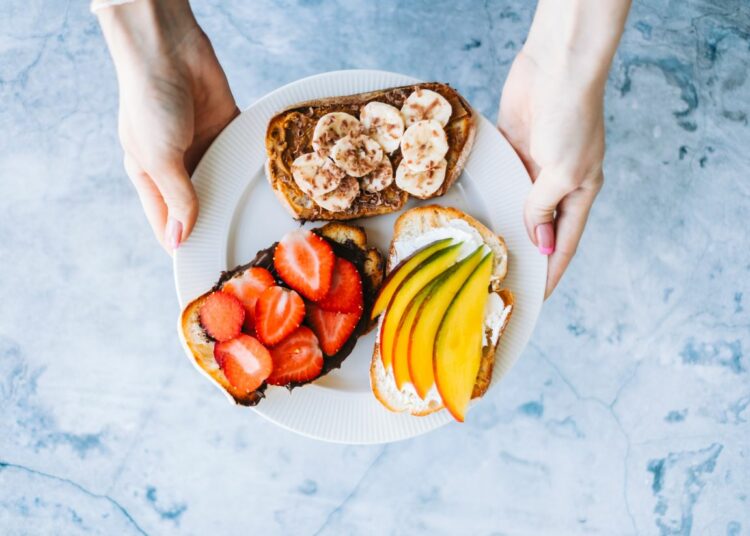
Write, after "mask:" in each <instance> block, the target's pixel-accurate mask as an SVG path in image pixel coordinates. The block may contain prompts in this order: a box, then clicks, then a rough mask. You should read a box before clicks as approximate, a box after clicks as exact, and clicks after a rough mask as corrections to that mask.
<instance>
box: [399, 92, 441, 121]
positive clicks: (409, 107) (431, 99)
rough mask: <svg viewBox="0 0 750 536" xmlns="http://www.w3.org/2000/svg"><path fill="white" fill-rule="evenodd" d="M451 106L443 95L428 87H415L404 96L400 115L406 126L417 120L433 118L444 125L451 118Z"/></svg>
mask: <svg viewBox="0 0 750 536" xmlns="http://www.w3.org/2000/svg"><path fill="white" fill-rule="evenodd" d="M452 113H453V108H452V107H451V103H450V102H448V101H447V100H446V99H445V97H443V96H442V95H441V94H440V93H436V92H435V91H430V90H429V89H417V90H415V91H414V92H413V93H412V94H411V95H409V96H408V97H407V98H406V101H405V102H404V105H403V106H402V107H401V115H403V116H404V123H405V124H406V126H407V128H408V127H410V126H412V125H413V124H414V123H416V122H417V121H425V120H429V119H432V120H435V121H437V122H438V123H440V126H443V127H444V126H445V125H447V124H448V121H449V120H450V118H451V114H452Z"/></svg>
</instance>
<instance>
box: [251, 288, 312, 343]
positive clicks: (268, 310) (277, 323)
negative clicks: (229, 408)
mask: <svg viewBox="0 0 750 536" xmlns="http://www.w3.org/2000/svg"><path fill="white" fill-rule="evenodd" d="M304 318H305V302H304V301H302V298H301V297H300V295H299V294H297V293H296V292H295V291H293V290H288V289H286V288H284V287H278V286H274V287H269V288H267V289H266V290H264V291H263V293H262V294H261V295H260V296H259V297H258V303H256V305H255V332H256V333H257V334H258V338H259V339H260V340H261V341H262V342H263V344H266V345H268V346H273V345H274V344H276V343H278V342H280V341H281V340H282V339H283V338H284V337H286V336H287V335H289V334H290V333H291V332H292V331H294V330H295V329H297V328H298V327H299V325H300V324H301V323H302V320H304Z"/></svg>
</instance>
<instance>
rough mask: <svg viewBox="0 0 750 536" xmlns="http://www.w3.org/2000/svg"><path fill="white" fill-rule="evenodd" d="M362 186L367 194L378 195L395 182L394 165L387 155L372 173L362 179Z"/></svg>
mask: <svg viewBox="0 0 750 536" xmlns="http://www.w3.org/2000/svg"><path fill="white" fill-rule="evenodd" d="M359 182H360V186H361V187H362V189H363V190H364V191H365V192H370V193H373V194H374V193H376V192H379V191H381V190H385V189H386V188H388V187H389V186H390V185H391V183H392V182H393V165H392V164H391V160H390V159H389V158H388V156H387V155H383V159H382V160H381V161H380V163H379V164H378V165H377V167H376V168H375V169H373V170H372V171H371V172H370V173H368V174H367V175H365V176H364V177H362V178H361V179H360V180H359Z"/></svg>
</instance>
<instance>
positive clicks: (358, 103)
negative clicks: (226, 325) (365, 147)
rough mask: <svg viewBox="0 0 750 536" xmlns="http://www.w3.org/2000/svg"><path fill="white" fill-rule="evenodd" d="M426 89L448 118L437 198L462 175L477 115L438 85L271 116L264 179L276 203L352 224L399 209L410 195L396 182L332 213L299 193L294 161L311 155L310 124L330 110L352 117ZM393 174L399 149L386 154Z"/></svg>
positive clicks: (305, 105)
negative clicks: (447, 109) (444, 104)
mask: <svg viewBox="0 0 750 536" xmlns="http://www.w3.org/2000/svg"><path fill="white" fill-rule="evenodd" d="M418 88H422V89H429V90H432V91H435V92H437V93H439V94H440V95H442V96H443V97H445V99H446V100H447V101H448V102H449V103H450V105H451V107H452V114H451V117H450V120H449V121H448V124H447V125H446V126H445V133H446V135H447V138H448V146H449V148H448V153H447V154H446V156H445V159H446V161H447V162H448V165H447V169H446V175H445V180H444V182H443V184H442V186H441V187H440V188H439V189H438V190H437V191H436V192H435V193H434V194H432V195H431V196H429V197H430V198H434V197H439V196H441V195H443V194H445V192H447V191H448V189H449V188H450V187H451V186H452V185H453V183H454V182H456V180H457V179H458V177H459V176H460V175H461V172H462V171H463V168H464V165H465V164H466V161H467V159H468V157H469V153H470V152H471V148H472V145H473V143H474V136H475V134H476V121H477V116H476V112H474V111H473V110H472V108H471V106H469V103H468V102H466V100H465V99H464V98H463V97H462V96H461V95H460V94H459V93H458V92H457V91H456V90H455V89H453V88H452V87H450V86H448V85H447V84H441V83H438V82H425V83H421V84H413V85H410V86H402V87H395V88H390V89H381V90H378V91H371V92H368V93H359V94H357V95H348V96H341V97H329V98H325V99H316V100H311V101H307V102H302V103H299V104H296V105H294V106H292V107H291V108H288V109H286V110H284V111H282V112H280V113H278V114H276V115H275V116H273V117H272V118H271V120H270V121H269V123H268V129H267V131H266V153H267V155H268V160H267V161H266V178H267V179H268V181H269V183H270V184H271V187H272V188H273V190H274V193H275V194H276V196H277V198H278V199H279V201H280V202H281V203H282V204H283V205H284V206H285V207H286V208H287V210H289V212H290V213H291V214H292V216H293V217H294V218H295V219H298V220H351V219H355V218H364V217H367V216H375V215H378V214H387V213H390V212H395V211H397V210H400V209H401V208H402V207H403V206H404V205H405V204H406V202H407V200H408V199H409V194H408V193H406V192H404V191H403V190H401V189H399V188H398V187H397V186H396V184H395V182H394V183H392V184H391V185H390V186H388V187H387V188H385V189H384V190H382V191H380V192H377V193H369V192H364V191H362V192H361V193H360V194H359V196H358V197H357V198H356V199H355V200H354V203H353V204H352V205H351V206H350V207H349V208H348V209H346V210H344V211H341V212H331V211H329V210H326V209H324V208H322V207H320V206H318V205H317V204H316V203H315V202H314V201H313V200H312V199H311V198H310V197H309V196H308V195H307V194H305V193H304V192H302V190H300V188H299V187H298V186H297V184H296V183H295V181H294V179H293V178H292V172H291V165H292V162H294V160H295V159H296V158H297V157H298V156H300V155H302V154H305V153H309V152H311V151H312V137H313V130H314V129H315V125H316V124H317V122H318V119H320V118H321V117H322V116H324V115H325V114H327V113H330V112H346V113H349V114H351V115H353V116H355V117H357V118H359V117H360V109H361V108H362V107H363V106H364V105H366V104H367V103H369V102H372V101H379V102H385V103H387V104H391V105H392V106H395V107H396V108H399V109H400V108H401V106H402V105H403V103H404V101H405V100H406V98H407V97H408V96H409V95H410V94H411V93H412V92H413V91H414V90H416V89H418ZM389 158H390V160H391V164H392V166H393V170H394V173H395V170H396V168H397V167H398V165H399V163H400V162H401V150H400V149H397V150H396V151H395V152H393V153H392V154H390V155H389Z"/></svg>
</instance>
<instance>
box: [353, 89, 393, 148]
mask: <svg viewBox="0 0 750 536" xmlns="http://www.w3.org/2000/svg"><path fill="white" fill-rule="evenodd" d="M359 120H360V121H361V123H362V126H363V127H364V128H365V130H366V131H367V133H368V134H369V135H370V136H371V137H372V139H374V140H375V141H376V142H378V143H379V144H380V145H382V146H383V149H385V152H387V153H392V152H393V151H395V150H396V149H398V144H399V142H400V141H401V136H403V135H404V119H403V118H402V117H401V112H399V111H398V108H395V107H394V106H391V105H390V104H386V103H384V102H376V101H373V102H368V103H367V104H366V105H365V106H363V107H362V110H361V111H360V112H359Z"/></svg>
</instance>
